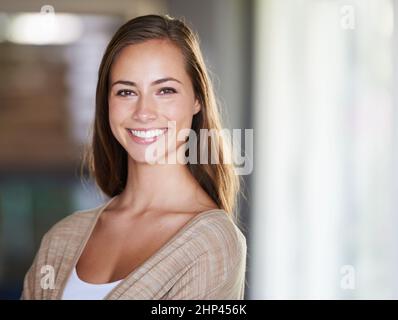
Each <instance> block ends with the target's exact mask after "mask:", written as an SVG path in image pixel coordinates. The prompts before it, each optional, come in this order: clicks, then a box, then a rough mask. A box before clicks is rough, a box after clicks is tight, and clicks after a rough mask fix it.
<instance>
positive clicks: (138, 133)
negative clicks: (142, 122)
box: [130, 129, 164, 138]
mask: <svg viewBox="0 0 398 320" xmlns="http://www.w3.org/2000/svg"><path fill="white" fill-rule="evenodd" d="M130 132H131V133H132V134H133V135H135V136H137V137H140V138H153V137H157V136H160V135H161V134H163V132H164V130H160V129H155V130H147V131H141V130H130Z"/></svg>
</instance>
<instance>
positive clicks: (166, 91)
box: [159, 88, 177, 95]
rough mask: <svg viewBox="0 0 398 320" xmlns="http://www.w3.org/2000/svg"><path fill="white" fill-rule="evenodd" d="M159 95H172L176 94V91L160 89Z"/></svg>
mask: <svg viewBox="0 0 398 320" xmlns="http://www.w3.org/2000/svg"><path fill="white" fill-rule="evenodd" d="M159 92H160V94H162V95H164V94H172V93H177V91H176V90H175V89H174V88H162V89H160V91H159Z"/></svg>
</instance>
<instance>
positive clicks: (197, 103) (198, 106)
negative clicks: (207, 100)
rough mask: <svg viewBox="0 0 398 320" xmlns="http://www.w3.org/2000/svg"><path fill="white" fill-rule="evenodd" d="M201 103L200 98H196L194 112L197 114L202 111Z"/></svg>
mask: <svg viewBox="0 0 398 320" xmlns="http://www.w3.org/2000/svg"><path fill="white" fill-rule="evenodd" d="M200 108H201V105H200V102H199V100H198V99H195V104H194V106H193V114H197V113H198V112H199V111H200Z"/></svg>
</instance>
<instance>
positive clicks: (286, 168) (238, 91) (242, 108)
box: [0, 0, 398, 299]
mask: <svg viewBox="0 0 398 320" xmlns="http://www.w3.org/2000/svg"><path fill="white" fill-rule="evenodd" d="M150 13H161V14H165V13H167V14H169V15H171V16H175V17H179V18H184V19H185V21H186V22H187V23H188V24H189V25H190V26H191V27H192V28H193V29H194V30H195V31H196V32H197V33H198V34H199V37H200V40H201V47H202V50H203V53H204V56H205V60H206V63H207V66H208V67H209V69H210V73H211V76H212V78H213V81H214V84H215V88H216V93H217V94H218V96H219V98H220V100H221V102H222V107H223V116H224V119H223V120H224V124H225V127H227V128H231V129H232V128H238V129H251V128H253V129H254V148H253V150H245V152H246V154H247V155H248V156H249V157H250V158H251V159H252V160H253V161H254V170H253V172H252V173H250V174H247V175H244V176H243V179H244V181H245V189H244V193H245V195H246V199H245V198H244V197H242V199H241V201H240V207H239V214H240V217H241V220H242V229H243V231H244V233H245V235H246V238H247V243H248V261H247V263H248V264H247V285H246V292H245V298H246V299H281V298H283V299H313V298H315V299H397V298H398V275H397V274H396V270H398V232H396V229H397V226H398V197H396V196H395V194H394V191H396V190H398V166H397V165H394V163H398V127H397V123H398V112H397V107H398V99H397V93H396V91H395V90H394V87H395V86H397V85H398V64H397V49H398V25H397V23H394V20H396V17H397V16H398V3H397V1H395V0H351V1H348V0H347V1H340V0H203V1H194V0H151V1H147V0H113V1H105V0H97V1H88V0H86V1H74V0H58V1H46V2H45V3H43V2H42V1H35V0H32V1H29V2H24V1H15V0H13V1H11V0H1V2H0V299H18V298H19V296H20V293H21V289H22V281H23V277H24V275H25V273H26V271H27V269H28V268H29V266H30V264H31V263H32V259H33V256H34V254H35V253H36V251H37V249H38V246H39V243H40V239H41V237H42V236H43V234H44V233H45V232H46V231H47V230H48V229H49V228H50V227H51V226H52V225H53V224H54V223H56V222H57V221H59V220H60V219H61V218H63V217H64V216H66V215H68V214H71V213H72V212H73V211H76V210H81V209H88V208H92V207H94V206H97V205H99V204H102V203H103V202H104V201H106V200H107V199H106V198H105V197H103V196H102V195H101V194H100V192H99V191H98V189H97V188H96V186H95V185H94V183H93V182H92V181H90V180H88V179H84V176H83V177H82V176H81V174H80V162H81V159H82V151H83V148H84V146H85V144H87V142H88V141H89V140H88V139H89V134H90V127H91V124H92V120H93V115H94V108H95V105H94V102H95V86H96V80H97V71H98V67H99V63H100V59H101V57H102V54H103V52H104V49H105V46H106V45H107V43H108V41H109V40H110V38H111V36H112V35H113V33H114V32H115V31H116V30H117V28H118V27H119V26H120V25H121V24H122V23H124V22H125V21H127V20H129V19H131V18H134V17H136V16H139V15H143V14H150Z"/></svg>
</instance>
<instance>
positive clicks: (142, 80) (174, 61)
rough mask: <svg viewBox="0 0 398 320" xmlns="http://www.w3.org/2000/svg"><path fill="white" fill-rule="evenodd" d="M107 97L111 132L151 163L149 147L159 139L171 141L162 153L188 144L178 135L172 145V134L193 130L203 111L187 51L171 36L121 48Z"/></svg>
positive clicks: (136, 156) (139, 159)
mask: <svg viewBox="0 0 398 320" xmlns="http://www.w3.org/2000/svg"><path fill="white" fill-rule="evenodd" d="M108 102H109V122H110V127H111V130H112V133H113V135H114V136H115V138H116V139H117V140H118V141H119V143H120V144H121V145H122V146H123V148H124V149H125V150H126V151H127V153H128V154H129V155H130V157H131V158H133V159H134V160H135V161H137V162H147V160H146V159H147V158H146V150H147V148H150V147H151V148H153V147H154V145H155V144H157V145H160V144H161V145H162V146H164V145H166V147H165V148H164V149H163V148H162V149H163V150H164V151H165V153H163V154H159V153H158V154H157V157H158V158H159V157H161V156H163V155H165V154H170V152H172V151H174V150H172V149H175V147H177V148H178V147H179V146H180V145H181V144H183V143H184V141H176V140H174V139H173V143H175V145H174V147H173V143H170V141H167V137H171V136H173V135H174V136H173V137H174V138H175V137H178V133H179V132H180V130H182V129H190V128H191V125H192V118H193V115H194V114H196V113H197V112H199V111H200V104H199V102H198V101H197V99H196V98H195V94H194V91H193V86H192V81H191V79H190V77H189V75H188V74H187V72H186V70H185V60H184V57H183V55H182V52H181V51H180V49H179V48H178V47H177V46H175V45H173V44H172V43H171V42H170V41H168V40H148V41H145V42H142V43H139V44H134V45H129V46H127V47H125V48H123V49H122V50H121V52H120V53H119V55H118V56H117V57H116V59H115V61H114V63H113V64H112V68H111V73H110V89H109V95H108ZM173 124H175V127H173ZM170 125H172V126H170ZM170 140H171V139H170Z"/></svg>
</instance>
